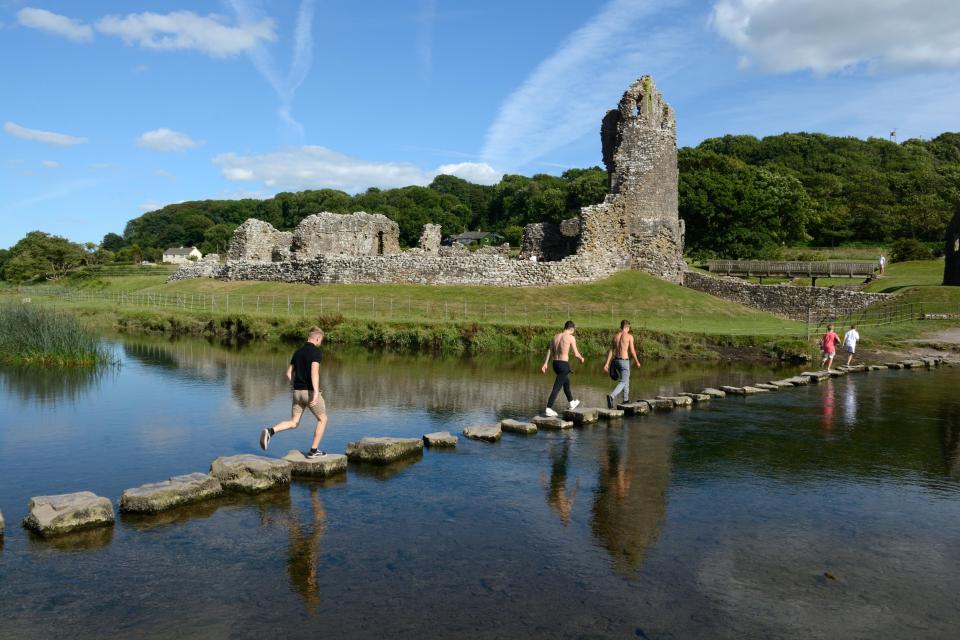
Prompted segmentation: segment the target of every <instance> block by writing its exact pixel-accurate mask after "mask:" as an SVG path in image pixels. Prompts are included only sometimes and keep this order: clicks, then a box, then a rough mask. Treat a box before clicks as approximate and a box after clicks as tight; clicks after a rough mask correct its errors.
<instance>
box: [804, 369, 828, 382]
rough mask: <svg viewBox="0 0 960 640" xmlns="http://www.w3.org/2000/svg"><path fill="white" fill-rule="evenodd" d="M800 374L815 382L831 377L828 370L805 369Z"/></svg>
mask: <svg viewBox="0 0 960 640" xmlns="http://www.w3.org/2000/svg"><path fill="white" fill-rule="evenodd" d="M800 375H801V376H802V377H804V378H806V379H807V380H809V381H810V382H813V383H817V382H820V381H821V380H826V379H827V378H829V377H830V374H829V373H827V372H826V371H804V372H803V373H801V374H800Z"/></svg>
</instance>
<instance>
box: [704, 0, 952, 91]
mask: <svg viewBox="0 0 960 640" xmlns="http://www.w3.org/2000/svg"><path fill="white" fill-rule="evenodd" d="M710 24H711V26H712V27H713V28H714V29H715V30H716V31H717V33H719V34H720V35H721V36H723V37H724V38H726V39H727V40H729V41H730V42H731V43H733V45H734V46H736V47H737V49H738V50H739V51H740V53H741V54H742V55H743V58H742V59H741V65H742V66H748V65H750V64H756V65H757V66H759V67H761V68H762V69H765V70H768V71H773V72H788V71H797V70H802V69H809V70H811V71H813V72H815V73H818V74H825V73H831V72H836V71H840V70H844V69H850V68H855V67H860V66H865V67H867V68H869V69H871V70H904V69H918V68H928V69H947V68H960V10H958V6H957V2H956V0H911V1H910V2H905V1H903V0H842V1H839V2H838V1H837V0H719V1H718V2H716V4H715V5H714V7H713V13H712V15H711V18H710Z"/></svg>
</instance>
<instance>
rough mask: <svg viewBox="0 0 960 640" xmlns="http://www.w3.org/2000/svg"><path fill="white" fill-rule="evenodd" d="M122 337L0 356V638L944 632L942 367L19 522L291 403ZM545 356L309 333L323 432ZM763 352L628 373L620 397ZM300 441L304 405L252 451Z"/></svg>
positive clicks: (456, 425) (489, 394)
mask: <svg viewBox="0 0 960 640" xmlns="http://www.w3.org/2000/svg"><path fill="white" fill-rule="evenodd" d="M117 353H118V355H119V357H120V359H121V365H120V366H119V367H117V368H114V369H110V370H108V371H106V372H103V373H101V374H99V375H96V376H83V375H78V374H72V375H70V376H67V377H63V376H61V375H59V374H54V373H51V372H42V373H40V374H37V373H35V372H34V373H26V372H23V371H16V370H13V371H11V370H0V510H2V511H3V514H4V516H5V517H6V519H7V533H6V538H5V540H4V542H3V543H2V546H0V638H47V637H56V636H65V635H69V636H71V637H73V638H87V637H157V638H167V637H171V636H173V635H178V636H181V637H188V638H192V637H203V638H211V637H212V638H217V637H262V636H266V635H275V634H278V633H279V634H281V635H282V636H286V637H295V638H296V637H317V636H319V637H326V636H337V637H346V638H353V637H399V638H413V637H417V638H419V637H457V636H468V637H490V638H494V637H504V638H507V637H509V638H515V637H543V638H557V637H610V638H624V637H641V638H717V637H720V638H735V637H792V638H807V637H831V636H843V637H849V638H902V637H912V638H953V637H956V627H957V624H958V622H960V611H958V609H957V606H956V603H957V593H960V577H958V576H957V572H956V571H955V567H956V566H957V565H958V561H960V545H958V544H957V539H958V538H957V534H956V530H957V524H958V522H960V398H958V394H957V392H956V390H957V389H958V388H960V371H958V370H957V369H946V370H939V371H932V372H931V371H884V372H875V373H870V374H860V375H855V376H848V377H846V378H841V379H836V380H832V381H830V382H828V383H825V384H821V385H811V386H809V387H801V388H796V389H791V390H788V391H782V392H779V393H773V394H767V395H763V396H757V397H750V398H747V399H743V398H727V399H724V400H715V401H713V402H711V403H710V404H709V405H708V406H705V407H704V408H697V409H694V410H683V411H674V412H669V413H663V414H656V415H653V416H648V417H643V418H637V419H627V420H625V421H623V422H621V423H614V424H611V425H605V424H602V423H601V424H600V425H598V426H593V427H588V428H585V429H577V430H574V431H572V432H568V433H554V432H542V433H540V434H538V435H536V436H530V437H524V436H515V435H512V434H505V435H504V438H503V440H502V441H501V442H500V443H497V444H493V445H491V444H486V443H481V442H473V441H466V440H464V439H463V438H461V440H460V444H459V446H458V448H457V450H456V451H453V452H432V451H428V452H426V453H425V454H424V456H423V458H422V459H421V460H419V461H417V462H414V463H412V464H408V465H404V466H402V467H399V468H388V469H381V470H368V469H364V468H357V467H354V466H351V468H350V471H349V474H348V476H347V477H346V478H345V479H343V480H339V481H333V482H327V483H309V482H299V481H298V482H295V483H294V484H293V485H292V486H291V488H290V489H289V491H280V492H274V493H269V494H263V495H260V496H256V497H232V498H228V499H224V500H218V501H212V502H208V503H204V504H202V505H199V506H194V507H190V508H186V509H181V510H177V511H175V512H172V513H168V514H164V515H161V516H158V517H152V518H143V517H141V518H131V517H122V518H120V519H119V520H118V522H117V526H116V527H115V528H114V529H112V530H109V529H108V530H103V531H97V532H88V533H85V534H81V535H78V536H71V537H67V538H63V539H58V540H55V541H52V542H51V541H42V540H36V539H34V538H33V537H32V536H30V535H28V534H27V533H26V532H25V531H23V530H22V529H21V528H20V527H19V526H18V521H19V520H20V519H21V518H22V517H23V515H24V514H25V511H26V503H27V500H28V499H29V497H30V496H31V495H40V494H50V493H61V492H69V491H78V490H83V489H88V490H92V491H94V492H96V493H98V494H100V495H106V496H109V497H111V498H112V499H114V500H116V499H117V498H118V497H119V495H120V493H121V492H122V491H123V489H124V488H127V487H131V486H136V485H139V484H143V483H145V482H153V481H157V480H162V479H164V478H167V477H169V476H171V475H176V474H181V473H189V472H192V471H198V470H206V469H207V468H208V466H209V464H210V461H211V460H212V459H213V458H215V457H217V456H219V455H230V454H234V453H243V452H257V451H259V449H258V448H257V446H256V438H257V433H258V430H259V428H261V427H262V426H264V425H268V424H272V423H274V422H276V421H278V420H280V419H282V418H283V417H284V414H286V413H287V411H288V394H287V391H286V387H285V384H284V381H283V379H282V372H283V370H284V368H285V365H286V361H287V358H288V356H289V354H287V353H286V352H272V351H268V350H248V351H244V352H234V351H227V350H222V349H219V348H214V347H210V346H208V345H206V344H205V343H201V342H193V341H186V342H177V343H166V342H127V343H124V344H120V345H118V346H117ZM538 365H539V362H536V361H533V360H530V359H526V358H521V359H516V360H497V359H486V358H485V359H478V360H455V359H436V358H433V357H429V356H416V357H411V356H396V355H371V354H366V353H362V352H359V353H353V352H349V353H337V352H336V350H328V353H327V361H326V362H325V364H324V367H323V373H322V381H321V384H322V387H323V388H324V390H325V392H324V396H325V398H326V401H327V405H328V408H329V410H330V414H331V420H330V426H329V428H328V435H327V437H326V438H325V439H324V447H325V448H327V449H328V450H331V451H342V450H343V448H344V446H345V444H346V442H348V441H350V440H354V439H357V438H359V437H362V436H364V435H404V436H418V435H420V434H422V433H427V432H429V431H437V430H449V431H451V432H458V431H460V430H462V428H463V427H465V426H468V425H470V424H474V423H479V422H492V421H494V420H495V419H498V418H502V417H524V416H529V415H532V414H533V413H535V412H537V411H538V410H539V409H540V408H541V405H542V403H543V397H544V396H545V394H546V392H547V391H548V390H549V386H550V384H551V382H552V377H548V376H546V375H541V374H540V373H539V371H538ZM596 366H597V365H596V364H595V365H594V370H592V371H591V370H588V369H587V368H579V367H575V369H576V373H575V374H574V376H573V385H574V391H575V392H577V395H579V396H580V397H582V398H583V399H584V400H585V404H586V405H598V404H600V403H601V401H602V399H603V394H604V393H605V392H606V390H608V389H609V387H610V386H611V385H610V384H608V383H609V380H608V379H605V378H604V376H603V375H602V373H601V372H597V371H596V370H595V369H596ZM773 373H774V372H772V371H770V369H768V368H764V367H762V366H748V365H743V364H731V365H729V366H725V367H717V366H713V365H705V364H702V363H694V364H659V365H648V366H646V367H645V368H644V370H643V371H641V372H640V373H639V374H638V373H637V372H636V371H635V372H634V380H633V382H634V387H635V388H636V390H635V392H634V394H633V395H634V396H635V397H647V396H651V395H657V394H663V393H671V392H675V391H680V390H697V389H699V388H701V387H703V386H705V385H708V384H736V383H750V382H756V381H759V380H766V379H770V378H771V377H772V374H773ZM777 373H782V372H777ZM559 404H563V403H562V402H561V403H559ZM309 437H310V428H309V425H308V420H307V418H305V419H304V424H303V426H302V427H301V429H300V430H298V431H294V432H287V433H283V434H280V435H278V436H277V438H276V439H274V441H273V442H272V443H271V450H270V452H269V453H270V454H271V455H277V456H280V455H283V454H284V453H285V452H286V451H287V450H288V449H294V448H300V449H303V448H306V447H307V446H308V444H309Z"/></svg>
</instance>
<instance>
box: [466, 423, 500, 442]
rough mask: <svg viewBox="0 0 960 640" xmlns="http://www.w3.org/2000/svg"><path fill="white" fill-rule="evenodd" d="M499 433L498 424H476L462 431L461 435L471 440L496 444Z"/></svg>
mask: <svg viewBox="0 0 960 640" xmlns="http://www.w3.org/2000/svg"><path fill="white" fill-rule="evenodd" d="M501 433H502V432H501V430H500V425H499V424H478V425H475V426H472V427H467V428H466V429H464V430H463V435H465V436H466V437H468V438H470V439H471V440H483V441H484V442H496V441H497V440H499V439H500V436H501Z"/></svg>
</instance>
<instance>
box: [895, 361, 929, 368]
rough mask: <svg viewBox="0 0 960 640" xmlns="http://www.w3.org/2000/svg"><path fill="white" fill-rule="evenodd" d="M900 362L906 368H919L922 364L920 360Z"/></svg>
mask: <svg viewBox="0 0 960 640" xmlns="http://www.w3.org/2000/svg"><path fill="white" fill-rule="evenodd" d="M900 364H902V365H903V366H904V367H905V368H907V369H919V368H920V367H923V366H924V364H923V361H922V360H902V361H901V362H900Z"/></svg>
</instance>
